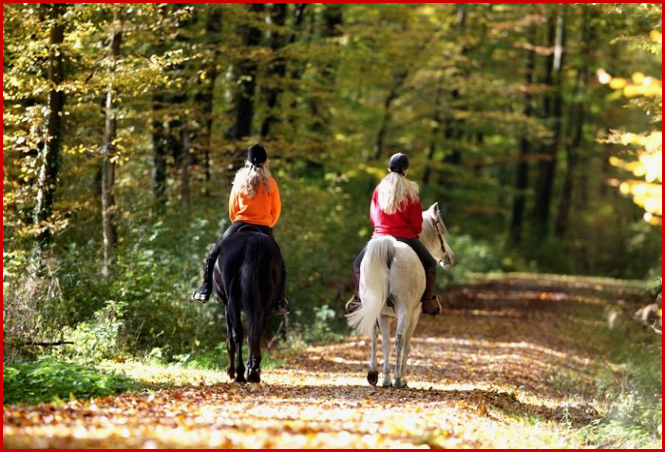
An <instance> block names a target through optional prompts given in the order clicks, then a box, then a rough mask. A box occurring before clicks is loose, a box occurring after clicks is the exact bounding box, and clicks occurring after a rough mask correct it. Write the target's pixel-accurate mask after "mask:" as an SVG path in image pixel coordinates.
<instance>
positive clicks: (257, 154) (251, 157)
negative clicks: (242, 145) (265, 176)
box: [247, 144, 268, 166]
mask: <svg viewBox="0 0 665 452" xmlns="http://www.w3.org/2000/svg"><path fill="white" fill-rule="evenodd" d="M247 160H248V161H249V163H251V164H252V165H254V166H258V165H261V164H263V163H265V162H266V160H268V153H267V152H266V150H265V148H264V147H263V146H261V145H260V144H255V145H254V146H252V147H251V148H249V152H247Z"/></svg>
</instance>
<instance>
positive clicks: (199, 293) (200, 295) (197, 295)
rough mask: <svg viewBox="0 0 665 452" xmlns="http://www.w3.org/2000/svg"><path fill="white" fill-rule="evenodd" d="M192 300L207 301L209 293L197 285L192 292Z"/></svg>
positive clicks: (203, 302)
mask: <svg viewBox="0 0 665 452" xmlns="http://www.w3.org/2000/svg"><path fill="white" fill-rule="evenodd" d="M192 300H194V301H196V302H197V303H201V304H205V303H207V302H208V300H210V293H206V292H204V291H203V290H201V288H200V287H199V288H198V289H196V290H195V291H194V293H193V294H192Z"/></svg>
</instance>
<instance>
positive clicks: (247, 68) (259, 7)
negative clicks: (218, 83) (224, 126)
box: [226, 3, 265, 141]
mask: <svg viewBox="0 0 665 452" xmlns="http://www.w3.org/2000/svg"><path fill="white" fill-rule="evenodd" d="M248 9H249V12H250V14H251V16H252V17H250V20H249V21H248V22H247V23H246V24H244V25H242V26H241V27H240V30H239V32H240V34H241V36H242V45H243V46H244V47H246V48H247V51H246V52H244V55H243V56H242V57H241V58H240V61H239V62H238V64H237V65H236V67H235V68H234V69H235V70H234V74H233V77H234V79H235V80H236V82H237V87H236V91H235V95H234V100H233V106H234V107H233V112H234V113H233V125H232V126H231V128H230V129H229V130H228V131H227V134H226V137H227V138H228V139H229V140H232V141H239V140H241V139H243V138H245V137H248V136H249V135H251V133H252V122H253V120H254V107H255V105H254V102H255V98H254V96H255V92H256V76H257V70H258V64H257V62H256V59H255V58H254V57H253V56H252V55H251V49H252V48H253V47H257V46H258V45H259V44H260V43H261V40H262V38H263V32H262V30H261V29H260V28H259V27H258V26H257V25H255V22H256V21H257V20H258V19H259V18H260V16H261V15H262V13H263V12H264V11H265V4H264V3H252V4H250V5H248Z"/></svg>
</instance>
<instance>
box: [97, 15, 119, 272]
mask: <svg viewBox="0 0 665 452" xmlns="http://www.w3.org/2000/svg"><path fill="white" fill-rule="evenodd" d="M120 8H121V6H120V5H114V7H113V23H112V26H111V28H112V31H111V45H110V49H109V63H108V71H109V87H108V91H107V93H106V112H105V115H106V123H105V130H104V144H103V146H102V234H103V237H104V240H103V242H104V262H103V266H102V274H103V275H104V276H108V275H109V273H110V270H111V268H112V267H113V265H114V264H115V260H116V258H115V251H116V248H117V246H118V232H117V226H116V223H117V212H116V203H115V194H114V191H115V169H116V162H115V159H116V155H115V154H116V144H115V141H116V136H117V130H116V129H117V118H116V111H115V98H116V97H117V95H118V93H117V92H116V89H117V87H116V83H115V71H116V66H117V64H118V60H119V59H120V46H121V44H122V13H121V12H120Z"/></svg>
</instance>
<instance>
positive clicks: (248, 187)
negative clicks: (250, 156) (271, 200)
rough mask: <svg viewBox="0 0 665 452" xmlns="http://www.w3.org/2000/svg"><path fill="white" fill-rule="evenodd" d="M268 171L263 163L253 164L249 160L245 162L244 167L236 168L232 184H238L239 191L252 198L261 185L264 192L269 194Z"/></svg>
mask: <svg viewBox="0 0 665 452" xmlns="http://www.w3.org/2000/svg"><path fill="white" fill-rule="evenodd" d="M269 181H270V171H268V168H266V166H265V165H258V166H256V165H253V164H252V163H250V162H247V163H245V167H244V168H241V169H240V170H238V172H237V173H236V176H235V178H234V179H233V185H236V184H237V185H238V187H240V191H241V192H243V193H244V194H246V195H247V196H249V197H250V198H253V197H254V196H256V193H257V192H258V191H259V187H260V186H261V185H263V189H264V190H265V191H266V194H270V183H269Z"/></svg>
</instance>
